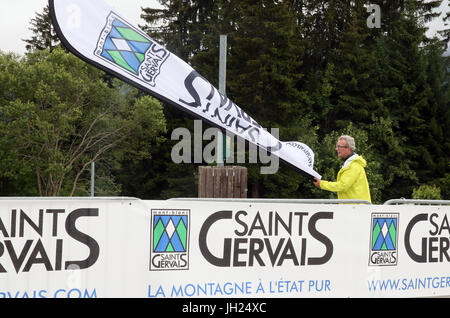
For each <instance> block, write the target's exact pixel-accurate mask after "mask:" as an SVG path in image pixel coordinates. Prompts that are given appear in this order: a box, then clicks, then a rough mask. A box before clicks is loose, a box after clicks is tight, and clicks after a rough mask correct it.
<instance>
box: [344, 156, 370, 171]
mask: <svg viewBox="0 0 450 318" xmlns="http://www.w3.org/2000/svg"><path fill="white" fill-rule="evenodd" d="M352 162H355V163H357V164H359V165H361V166H362V167H363V168H365V167H366V165H367V162H366V160H365V159H364V158H363V157H362V156H360V155H358V154H354V155H353V156H351V157H349V158H347V160H345V162H344V164H343V166H342V168H345V167H348V166H349V165H350V164H351V163H352Z"/></svg>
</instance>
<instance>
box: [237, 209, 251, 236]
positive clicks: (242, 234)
mask: <svg viewBox="0 0 450 318" xmlns="http://www.w3.org/2000/svg"><path fill="white" fill-rule="evenodd" d="M241 215H244V216H247V212H245V211H238V212H237V213H236V214H235V215H234V219H235V220H236V223H238V224H239V225H242V227H243V228H244V229H243V230H242V232H239V231H238V230H234V233H235V234H236V235H237V236H244V235H246V234H247V232H248V226H247V224H246V223H245V222H244V221H242V220H241V219H239V216H241Z"/></svg>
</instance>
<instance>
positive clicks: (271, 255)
mask: <svg viewBox="0 0 450 318" xmlns="http://www.w3.org/2000/svg"><path fill="white" fill-rule="evenodd" d="M264 243H266V247H267V253H268V254H269V258H270V262H271V263H272V267H273V266H275V262H276V260H277V258H278V255H279V254H280V251H281V247H282V246H283V243H284V238H282V239H280V241H279V242H278V245H277V248H276V250H275V253H274V252H273V250H272V246H271V245H270V240H269V239H267V238H265V239H264Z"/></svg>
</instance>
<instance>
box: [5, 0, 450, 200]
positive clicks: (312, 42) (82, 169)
mask: <svg viewBox="0 0 450 318" xmlns="http://www.w3.org/2000/svg"><path fill="white" fill-rule="evenodd" d="M159 2H160V4H161V6H162V9H153V8H146V7H144V8H142V18H143V21H145V23H144V25H141V26H140V27H141V29H143V30H144V31H145V32H147V33H148V34H149V35H150V36H151V37H153V38H154V39H155V40H157V41H159V42H160V43H161V44H162V45H164V46H166V47H167V49H169V50H170V51H171V52H172V53H174V54H176V55H177V56H179V57H180V58H182V59H183V60H185V61H186V62H188V63H189V64H190V65H192V66H193V67H194V69H196V70H197V71H198V72H199V73H200V74H202V75H203V76H204V77H205V78H207V79H208V80H209V81H210V82H211V83H212V84H213V85H214V86H216V87H218V79H219V74H218V69H219V68H218V65H219V37H220V35H221V34H226V35H227V37H228V48H227V83H226V94H227V96H228V97H229V98H230V99H231V100H233V101H234V102H235V103H236V104H237V105H239V106H240V107H241V108H243V109H244V110H245V111H246V112H247V113H248V114H249V115H251V116H252V117H253V118H255V119H256V120H258V122H259V123H260V124H261V125H262V126H263V127H267V128H279V131H280V136H279V137H280V140H283V141H294V140H295V141H300V142H303V143H305V144H307V145H308V146H309V147H311V149H312V150H313V151H314V153H315V164H314V169H315V170H316V171H317V172H319V173H320V174H322V175H323V178H324V179H326V180H335V178H336V175H337V172H338V170H339V169H340V166H341V162H340V160H339V159H338V158H337V156H336V153H335V143H336V141H337V138H338V137H339V136H340V135H342V134H349V135H352V136H354V137H355V140H356V147H357V149H356V152H357V153H358V154H360V155H362V156H363V157H364V158H365V159H366V160H367V162H368V166H367V168H366V172H367V176H368V180H369V184H370V190H371V195H372V201H373V202H374V203H380V202H384V201H386V200H388V199H392V198H400V197H405V198H411V197H414V198H429V199H450V129H449V128H450V81H449V79H450V57H448V56H444V52H445V50H446V49H447V46H448V43H449V40H450V30H449V29H444V30H441V31H440V32H439V34H438V36H435V37H433V38H428V37H427V36H426V31H427V29H426V23H428V22H430V21H431V20H432V19H434V18H436V17H437V16H438V15H440V14H441V12H439V11H437V8H439V6H440V4H441V1H440V0H439V1H422V0H372V1H362V0H353V1H342V0H339V1H333V0H331V1H325V0H304V1H302V0H290V1H281V0H280V1H275V0H252V1H250V0H249V1H247V0H246V1H243V0H239V1H238V0H236V1H235V0H207V1H206V0H190V1H185V0H173V1H164V0H160V1H159ZM374 8H375V9H374ZM377 9H379V11H377ZM444 16H445V19H446V20H450V12H448V13H444ZM31 29H32V30H33V33H34V36H33V37H32V38H31V39H27V40H25V42H26V48H27V53H26V54H25V56H17V55H14V54H6V53H1V52H0V86H1V90H0V118H1V120H0V149H1V150H0V196H84V195H89V182H90V171H89V169H90V164H91V162H95V163H96V167H97V168H96V195H102V196H109V195H111V196H115V195H123V196H133V197H139V198H142V199H167V198H171V197H195V196H197V182H198V175H197V173H198V170H197V169H198V166H199V165H206V163H196V164H185V163H182V164H176V163H174V162H173V161H172V160H171V157H170V155H171V149H172V147H173V146H174V144H175V143H176V142H177V141H172V140H171V133H172V131H173V130H174V129H175V128H177V127H187V128H189V129H191V130H193V126H194V124H193V118H189V117H186V116H185V114H184V113H181V112H180V111H177V110H176V109H174V108H173V107H171V106H170V105H164V104H163V103H161V102H159V101H157V100H155V99H154V98H152V97H150V96H146V95H145V94H143V93H142V92H139V91H137V90H136V89H134V88H132V87H130V86H128V85H126V84H124V83H122V82H121V81H119V80H117V79H115V78H113V77H111V76H109V75H107V74H105V73H103V72H102V71H100V70H97V69H95V68H93V67H91V66H89V65H87V64H85V63H84V62H82V61H81V60H79V59H77V58H76V57H75V56H73V55H72V54H70V53H68V52H67V51H66V50H65V49H64V48H63V47H61V45H60V44H59V41H58V38H57V37H56V35H55V33H54V31H53V29H52V26H51V23H50V19H49V16H48V8H44V9H43V11H42V12H40V13H37V14H36V17H35V18H34V19H32V21H31ZM24 45H25V44H24ZM203 128H204V129H206V128H207V126H206V125H203ZM241 165H245V166H246V167H247V168H248V173H249V181H248V191H249V192H248V196H249V197H263V198H333V197H334V194H332V193H329V192H325V191H321V190H318V189H316V188H315V187H314V186H313V184H312V182H311V180H310V179H309V178H306V177H305V176H303V175H300V174H298V173H295V172H293V171H292V170H291V169H290V168H287V167H283V166H281V167H280V169H279V171H278V172H277V173H276V174H267V175H265V174H261V173H260V165H259V164H250V163H248V164H241Z"/></svg>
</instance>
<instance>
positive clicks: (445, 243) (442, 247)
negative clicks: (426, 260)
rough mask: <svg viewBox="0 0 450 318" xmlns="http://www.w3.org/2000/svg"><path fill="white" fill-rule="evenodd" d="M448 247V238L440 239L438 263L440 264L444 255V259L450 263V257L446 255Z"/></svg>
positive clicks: (449, 243)
mask: <svg viewBox="0 0 450 318" xmlns="http://www.w3.org/2000/svg"><path fill="white" fill-rule="evenodd" d="M449 245H450V242H449V239H448V237H441V238H440V242H439V249H440V252H441V254H440V257H439V262H442V261H443V260H444V257H443V256H444V255H445V258H446V259H447V262H450V257H449V255H448V253H447V251H448V248H449V247H450V246H449Z"/></svg>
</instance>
